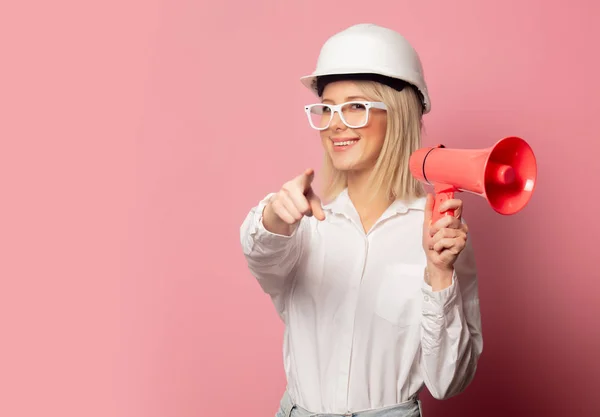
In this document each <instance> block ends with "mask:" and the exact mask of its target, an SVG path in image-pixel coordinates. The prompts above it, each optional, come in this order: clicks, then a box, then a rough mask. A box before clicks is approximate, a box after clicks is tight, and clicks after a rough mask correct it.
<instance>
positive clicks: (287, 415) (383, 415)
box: [278, 391, 423, 417]
mask: <svg viewBox="0 0 600 417" xmlns="http://www.w3.org/2000/svg"><path fill="white" fill-rule="evenodd" d="M279 410H280V413H279V414H278V416H281V417H422V415H423V414H422V412H421V411H422V410H421V401H420V400H419V399H418V398H415V399H413V400H411V401H408V402H405V403H402V404H395V405H392V406H389V407H383V408H377V409H373V410H365V411H357V412H352V413H346V414H329V413H313V412H310V411H308V410H306V409H304V408H302V407H300V406H299V405H297V404H296V403H295V402H294V401H293V400H292V397H291V396H290V394H289V393H288V392H287V391H285V393H284V394H283V397H282V398H281V403H280V409H279Z"/></svg>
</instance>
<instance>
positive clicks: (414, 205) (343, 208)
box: [323, 187, 427, 219]
mask: <svg viewBox="0 0 600 417" xmlns="http://www.w3.org/2000/svg"><path fill="white" fill-rule="evenodd" d="M426 201H427V198H426V197H420V198H416V199H413V200H412V201H406V200H403V199H396V200H395V201H394V202H393V203H392V204H391V205H390V206H389V207H388V208H387V210H386V211H385V212H384V214H383V215H382V217H390V216H392V215H394V214H402V213H407V212H408V211H409V210H421V211H424V210H425V202H426ZM323 209H324V210H327V211H330V212H331V213H337V214H342V215H344V216H346V217H348V218H351V219H353V218H355V217H356V216H357V215H358V213H357V212H356V208H355V207H354V205H353V204H352V200H350V196H349V195H348V188H347V187H346V188H344V189H343V190H342V192H340V193H339V194H338V196H337V197H336V198H335V199H334V200H333V201H331V202H330V203H328V204H325V205H324V206H323Z"/></svg>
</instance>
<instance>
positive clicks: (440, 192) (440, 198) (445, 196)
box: [431, 185, 456, 224]
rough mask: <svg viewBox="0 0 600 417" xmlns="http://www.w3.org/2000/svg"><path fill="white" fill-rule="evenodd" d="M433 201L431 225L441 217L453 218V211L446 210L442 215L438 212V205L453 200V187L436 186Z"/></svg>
mask: <svg viewBox="0 0 600 417" xmlns="http://www.w3.org/2000/svg"><path fill="white" fill-rule="evenodd" d="M434 189H435V199H434V202H433V214H432V216H431V224H435V222H437V221H438V220H439V219H441V218H442V216H454V210H447V211H445V212H443V213H441V212H440V210H439V208H440V205H441V204H442V203H443V202H444V201H446V200H451V199H453V198H454V192H455V191H456V189H455V188H454V187H453V186H451V185H450V186H448V185H436V186H435V188H434Z"/></svg>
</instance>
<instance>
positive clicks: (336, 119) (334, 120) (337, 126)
mask: <svg viewBox="0 0 600 417" xmlns="http://www.w3.org/2000/svg"><path fill="white" fill-rule="evenodd" d="M329 128H330V129H333V130H345V129H346V125H345V124H344V122H343V121H342V117H341V115H340V113H339V112H337V111H335V112H333V115H332V116H331V121H330V122H329Z"/></svg>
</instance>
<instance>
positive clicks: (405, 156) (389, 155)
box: [322, 80, 425, 201]
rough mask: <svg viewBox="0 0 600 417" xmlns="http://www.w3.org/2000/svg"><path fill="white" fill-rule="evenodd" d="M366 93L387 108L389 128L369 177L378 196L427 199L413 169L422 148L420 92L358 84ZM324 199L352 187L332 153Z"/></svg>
mask: <svg viewBox="0 0 600 417" xmlns="http://www.w3.org/2000/svg"><path fill="white" fill-rule="evenodd" d="M355 82H356V85H357V86H358V87H359V88H360V89H361V90H362V91H363V93H364V94H365V95H366V96H367V97H369V98H371V99H372V100H376V101H382V102H384V103H385V104H386V106H387V128H386V133H385V140H384V143H383V147H382V149H381V153H380V154H379V157H378V158H377V162H376V163H375V167H374V169H373V171H372V173H371V177H370V178H369V187H370V188H371V190H372V196H373V197H375V196H376V195H377V194H378V192H380V191H381V190H382V189H383V190H385V192H386V193H387V195H388V196H389V198H390V200H395V199H402V200H405V201H411V200H413V199H416V198H420V197H423V196H425V190H424V188H423V186H422V184H421V183H420V182H419V181H417V180H416V179H414V177H413V176H412V175H411V173H410V170H409V165H408V163H409V158H410V155H411V154H412V153H413V152H414V151H415V150H417V149H418V148H419V147H420V146H421V128H422V117H423V111H422V109H423V107H422V103H421V99H420V97H419V96H418V94H417V92H416V91H415V90H414V89H413V88H411V87H408V86H407V87H406V88H404V89H402V91H397V90H394V89H393V88H391V87H388V86H387V85H384V84H381V83H378V82H374V81H362V80H361V81H355ZM322 175H323V184H324V190H323V198H324V200H326V201H332V200H333V199H335V197H337V195H338V194H339V193H340V192H341V191H343V190H344V188H346V187H347V185H348V180H347V176H346V174H345V173H344V172H343V171H339V170H337V169H336V168H335V167H334V166H333V163H332V161H331V158H330V157H329V155H328V153H327V152H325V157H324V161H323V169H322Z"/></svg>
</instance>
